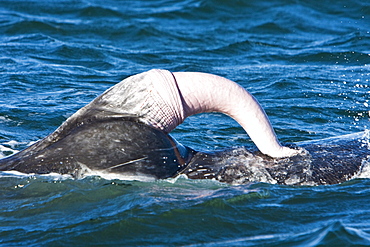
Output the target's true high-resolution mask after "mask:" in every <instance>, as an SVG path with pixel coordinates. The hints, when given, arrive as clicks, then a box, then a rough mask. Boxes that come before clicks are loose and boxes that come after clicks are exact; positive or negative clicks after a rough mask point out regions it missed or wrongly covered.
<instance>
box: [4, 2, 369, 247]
mask: <svg viewBox="0 0 370 247" xmlns="http://www.w3.org/2000/svg"><path fill="white" fill-rule="evenodd" d="M0 17H1V18H0V51H1V52H0V72H1V73H0V76H1V80H0V86H1V90H0V148H1V154H3V156H5V155H10V154H11V153H12V152H13V151H14V150H21V149H23V148H25V147H26V146H27V145H29V144H30V143H33V142H35V141H37V140H39V139H41V138H43V137H45V136H46V135H48V134H49V133H51V132H52V131H54V130H55V129H56V128H57V127H58V126H59V125H60V124H61V123H62V122H63V121H64V120H65V119H66V118H67V117H68V116H70V115H72V114H73V113H74V112H75V111H76V110H78V109H79V108H81V107H82V106H84V105H85V104H87V103H88V102H90V101H91V100H92V99H94V98H95V97H96V96H98V95H99V94H101V93H102V92H103V91H104V90H106V89H107V88H109V87H110V86H112V85H114V84H116V83H118V82H119V81H121V80H122V79H124V78H126V77H127V76H129V75H132V74H136V73H140V72H143V71H146V70H149V69H152V68H161V69H168V70H171V71H201V72H207V73H214V74H217V75H221V76H224V77H227V78H229V79H231V80H234V81H236V82H238V83H240V84H241V85H242V86H244V87H245V88H246V89H247V90H249V91H250V92H251V93H252V94H253V95H254V96H255V97H256V98H257V99H258V100H259V101H260V103H261V105H262V106H263V107H264V108H265V110H266V112H267V114H268V115H269V117H270V120H271V122H272V124H273V126H274V127H275V130H276V133H277V135H278V136H279V139H280V140H281V141H283V142H299V141H307V140H315V139H322V138H325V137H331V136H340V135H344V134H350V133H356V132H360V131H364V130H367V129H368V128H369V117H370V107H369V105H370V82H369V78H370V67H369V64H370V21H369V18H370V4H369V3H367V2H366V1H359V0H351V1H335V2H333V1H326V0H324V1H319V2H314V1H293V0H275V1H243V0H236V1H222V0H183V1H170V0H153V1H135V0H133V1H113V0H106V1H93V0H84V1H75V0H62V1H49V0H48V1H46V0H38V1H34V0H27V1H13V0H3V1H1V2H0ZM172 134H173V136H175V137H176V139H177V140H178V141H180V142H181V143H183V144H185V145H188V146H190V147H192V148H194V149H197V150H215V149H222V148H226V147H232V146H252V145H253V144H252V143H251V141H250V140H249V138H248V136H247V135H246V134H245V132H244V131H243V129H242V128H241V127H240V126H239V125H238V124H237V123H236V122H234V121H233V120H231V119H230V118H228V117H227V116H224V115H221V114H216V113H209V114H200V115H197V116H193V117H191V118H189V119H187V120H186V121H185V123H183V124H182V125H180V126H179V127H178V128H177V129H176V130H174V131H173V133H172ZM369 185H370V181H369V180H368V179H356V180H352V181H349V182H346V183H343V184H340V185H332V186H316V187H305V186H300V187H293V186H280V185H271V184H264V183H257V184H248V185H240V186H230V185H226V184H222V183H219V182H216V181H206V180H204V181H202V180H199V181H195V180H189V179H185V178H181V177H180V178H178V179H169V180H161V181H155V182H139V181H124V180H117V179H115V180H110V179H104V178H100V177H87V178H85V179H80V180H74V179H70V178H66V177H61V176H58V175H52V176H32V175H30V176H23V175H18V174H13V173H2V174H1V175H0V194H1V195H0V244H1V245H4V246H19V245H27V246H69V245H70V246H72V245H73V246H90V245H96V246H106V245H124V246H142V245H155V246H163V245H169V246H173V245H175V246H178V245H179V246H183V245H190V246H240V245H241V246H254V245H263V246H351V245H353V246H367V245H370V223H369V222H370V218H369V215H370V214H369V209H368V208H369V207H368V205H369V204H370V199H369V198H370V190H369Z"/></svg>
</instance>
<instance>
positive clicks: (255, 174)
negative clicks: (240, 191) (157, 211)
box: [182, 134, 370, 185]
mask: <svg viewBox="0 0 370 247" xmlns="http://www.w3.org/2000/svg"><path fill="white" fill-rule="evenodd" d="M367 142H368V138H367V137H366V136H364V135H363V134H354V135H348V136H342V137H337V138H328V139H322V140H318V141H311V142H302V143H298V145H299V147H302V148H304V149H305V152H303V153H302V154H300V155H295V156H293V157H289V158H282V159H273V158H270V157H268V156H266V155H263V154H262V153H260V152H259V151H249V150H247V149H246V148H245V147H239V148H233V149H227V150H222V151H215V152H198V153H197V154H196V155H195V156H194V157H193V159H192V160H191V161H190V163H189V164H188V166H187V167H186V168H185V169H184V170H183V171H182V173H183V174H185V175H187V176H188V177H189V178H192V179H216V180H219V181H221V182H226V183H230V184H245V183H251V182H266V183H273V184H285V185H326V184H338V183H342V182H345V181H348V180H350V179H352V178H356V177H360V176H361V174H362V173H363V172H365V171H366V170H367V169H368V166H369V164H370V150H369V146H368V143H367Z"/></svg>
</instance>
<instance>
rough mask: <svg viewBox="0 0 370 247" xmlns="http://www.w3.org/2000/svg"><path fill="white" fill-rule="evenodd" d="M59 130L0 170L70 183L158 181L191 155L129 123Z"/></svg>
mask: <svg viewBox="0 0 370 247" xmlns="http://www.w3.org/2000/svg"><path fill="white" fill-rule="evenodd" d="M62 126H63V125H62ZM65 126H67V127H66V128H59V129H58V130H57V131H56V132H54V133H52V134H51V135H50V136H48V137H46V138H44V139H43V140H41V141H39V142H37V143H35V144H34V145H32V146H30V147H28V148H26V149H25V150H23V151H21V152H19V153H16V154H15V155H12V156H9V157H6V158H4V159H1V160H0V170H3V171H4V170H16V171H20V172H24V173H37V174H47V173H53V172H54V173H59V174H70V175H72V176H74V177H81V176H83V175H84V174H85V173H89V172H91V171H99V172H103V173H104V172H106V173H117V174H121V175H128V176H147V177H153V178H156V179H158V178H168V177H172V176H175V175H176V174H177V171H178V170H180V169H181V167H182V166H184V165H185V163H186V162H188V160H189V159H190V158H191V154H192V151H191V150H190V149H188V148H185V147H183V146H182V145H180V144H178V143H177V142H176V141H175V140H174V139H173V138H171V136H169V135H167V134H165V133H163V132H162V131H160V130H157V129H154V128H152V127H149V126H147V125H145V124H142V123H140V122H138V121H137V120H136V119H135V118H130V117H104V118H94V117H92V118H90V119H86V118H85V119H84V121H83V122H81V121H69V122H68V124H66V125H65Z"/></svg>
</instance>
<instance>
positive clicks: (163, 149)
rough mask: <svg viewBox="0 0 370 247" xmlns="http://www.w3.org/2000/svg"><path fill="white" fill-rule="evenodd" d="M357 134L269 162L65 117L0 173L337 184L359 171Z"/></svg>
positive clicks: (135, 126) (127, 126) (137, 125)
mask: <svg viewBox="0 0 370 247" xmlns="http://www.w3.org/2000/svg"><path fill="white" fill-rule="evenodd" d="M362 135H363V134H357V135H350V136H347V137H341V138H331V139H324V140H320V141H316V142H315V141H311V142H302V143H299V146H300V147H303V148H304V149H305V150H306V152H304V153H301V154H298V155H295V156H292V157H289V158H279V159H274V158H271V157H268V156H266V155H264V154H262V153H261V152H259V151H258V150H248V149H247V148H246V147H238V148H232V149H225V150H219V151H213V152H202V151H195V150H193V149H191V148H189V147H185V146H183V145H181V144H180V143H178V142H177V141H176V140H175V139H174V138H173V137H172V136H171V135H169V134H166V133H165V132H163V131H161V130H158V129H155V128H152V127H150V126H148V125H145V124H143V123H141V122H140V121H138V119H137V118H135V117H133V116H119V117H117V116H115V115H114V114H109V113H105V115H104V116H102V115H96V114H95V115H94V114H91V115H90V117H89V118H84V119H78V118H77V119H74V120H73V121H70V122H68V120H67V123H66V124H64V125H62V127H61V128H59V129H58V130H57V131H56V132H54V133H53V134H51V135H50V136H48V137H46V138H44V139H42V140H40V141H39V142H37V143H35V144H33V145H31V146H30V147H28V148H26V149H24V150H23V151H20V152H18V153H16V154H14V155H11V156H8V157H5V158H3V159H1V160H0V170H1V171H11V170H15V171H19V172H23V173H36V174H48V173H59V174H69V175H71V176H73V177H76V178H81V177H84V176H86V175H89V174H91V172H92V171H95V172H100V173H114V174H120V175H124V176H128V177H131V178H135V177H138V178H139V177H143V176H144V177H148V178H153V179H165V178H171V177H176V176H178V175H181V174H183V175H186V176H187V177H188V178H190V179H215V180H218V181H220V182H225V183H229V184H245V183H252V182H267V183H276V184H286V185H323V184H337V183H342V182H345V181H348V180H350V179H352V178H356V177H358V176H359V174H361V173H362V172H363V171H364V170H366V169H367V166H368V164H369V157H370V150H369V148H368V146H367V144H366V142H365V139H366V138H365V137H362ZM364 138H365V139H364Z"/></svg>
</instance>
